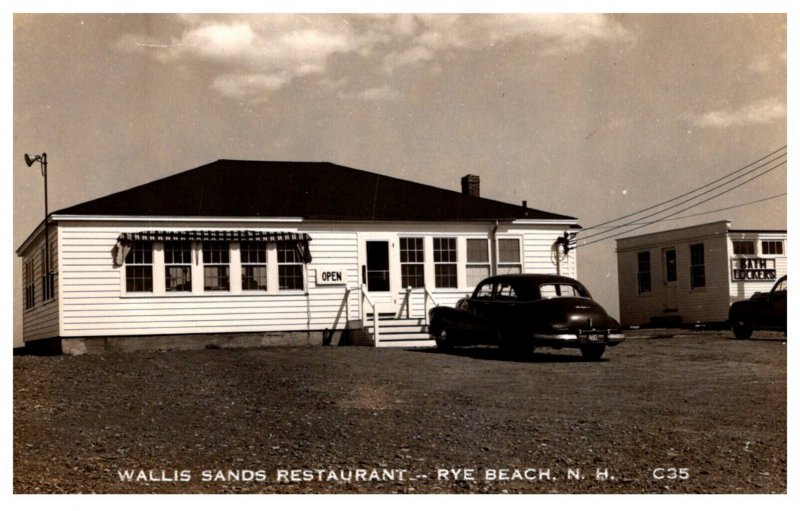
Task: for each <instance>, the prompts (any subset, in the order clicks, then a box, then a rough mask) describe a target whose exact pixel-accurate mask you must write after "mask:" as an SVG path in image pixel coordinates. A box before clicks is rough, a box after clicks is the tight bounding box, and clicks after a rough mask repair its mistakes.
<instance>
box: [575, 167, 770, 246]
mask: <svg viewBox="0 0 800 511" xmlns="http://www.w3.org/2000/svg"><path fill="white" fill-rule="evenodd" d="M772 154H774V153H772ZM785 156H786V154H782V155H780V156H777V157H775V158H773V159H771V160H769V161H767V162H765V163H762V164H761V165H759V166H757V167H754V168H752V169H750V170H748V171H747V172H745V173H744V174H741V175H739V176H736V177H734V178H733V179H728V181H726V182H724V183H722V184H720V185H717V186H715V187H713V188H710V189H708V190H706V191H704V192H701V193H699V194H697V195H695V196H694V197H689V198H688V199H686V200H684V201H681V202H678V203H676V204H673V205H672V206H668V207H666V208H663V209H660V210H658V211H656V212H654V213H650V214H649V215H645V216H643V217H640V218H638V219H637V220H636V222H638V221H641V220H644V219H646V218H651V217H653V216H655V215H658V214H660V213H664V212H666V211H669V210H670V209H674V208H676V207H678V206H682V205H683V204H686V203H688V202H691V201H693V200H695V199H697V198H700V197H702V196H704V195H707V194H709V193H711V192H713V191H715V190H719V189H720V188H722V187H724V186H727V185H729V184H731V183H733V182H734V181H736V180H738V179H741V178H743V177H745V176H748V175H750V174H752V173H753V172H756V171H757V170H759V169H761V168H763V167H765V166H767V165H769V164H770V163H773V162H775V161H776V160H779V159H781V158H783V157H785ZM762 160H763V158H762ZM759 161H760V160H759ZM784 163H785V162H784ZM745 168H746V167H745ZM741 170H742V169H739V171H741ZM770 170H774V168H773V169H770ZM739 171H737V172H739ZM764 174H765V173H764ZM761 175H763V174H759V176H761ZM728 177H730V174H729V176H728ZM723 179H724V178H723ZM719 181H720V179H718V180H716V181H715V182H719ZM749 182H750V180H748V181H744V183H749ZM708 186H709V185H705V186H702V187H700V188H697V189H695V190H692V191H691V192H688V193H685V194H683V195H681V196H679V197H676V198H673V199H671V200H669V201H666V202H663V203H661V204H660V205H663V204H666V203H669V202H673V201H675V200H677V199H678V198H681V197H686V196H687V195H692V194H695V193H696V192H698V191H699V190H701V189H703V188H705V187H708ZM732 189H735V188H732ZM658 206H659V205H656V206H650V207H649V208H647V209H645V210H642V211H640V213H641V212H644V211H647V210H650V209H654V208H656V207H658ZM636 214H637V213H632V214H630V215H626V217H620V218H627V217H630V216H633V215H636ZM607 223H609V222H607ZM628 225H634V222H629V223H627V224H624V225H622V226H620V227H612V228H608V229H605V230H603V231H601V232H598V233H595V234H590V235H588V236H586V237H584V239H590V238H594V237H597V236H602V235H603V234H606V233H609V232H611V231H615V230H617V229H619V228H622V227H627V226H628ZM648 225H649V224H648Z"/></svg>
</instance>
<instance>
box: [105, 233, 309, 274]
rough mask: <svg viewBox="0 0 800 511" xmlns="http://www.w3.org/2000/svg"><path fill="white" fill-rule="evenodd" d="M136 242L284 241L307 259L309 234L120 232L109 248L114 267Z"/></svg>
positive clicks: (307, 261) (303, 259)
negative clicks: (114, 242) (115, 241)
mask: <svg viewBox="0 0 800 511" xmlns="http://www.w3.org/2000/svg"><path fill="white" fill-rule="evenodd" d="M137 241H268V242H276V241H287V242H290V243H292V244H293V246H294V250H295V252H296V253H297V255H298V257H299V258H300V260H301V261H303V262H305V263H306V264H307V263H310V262H311V251H310V250H309V248H308V242H309V241H311V236H309V235H308V234H306V233H304V232H276V231H141V232H123V233H121V234H120V235H119V236H118V237H117V243H116V245H115V246H114V248H113V249H112V251H111V256H112V258H113V260H114V266H115V267H119V266H122V265H123V264H124V263H125V258H126V257H127V255H128V253H129V252H130V250H131V247H132V246H133V244H134V243H135V242H137Z"/></svg>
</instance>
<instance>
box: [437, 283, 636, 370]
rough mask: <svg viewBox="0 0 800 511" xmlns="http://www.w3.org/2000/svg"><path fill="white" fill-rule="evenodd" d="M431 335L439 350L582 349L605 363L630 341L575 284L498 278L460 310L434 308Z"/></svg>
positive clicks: (482, 286) (482, 285)
mask: <svg viewBox="0 0 800 511" xmlns="http://www.w3.org/2000/svg"><path fill="white" fill-rule="evenodd" d="M428 330H429V332H430V334H431V335H432V336H433V337H434V338H435V339H436V345H437V346H438V347H439V349H442V350H448V349H450V348H452V347H454V346H458V345H470V344H494V345H498V346H500V347H501V348H503V349H506V350H509V351H514V352H530V351H533V349H534V348H535V347H537V346H547V347H551V348H578V349H580V350H581V353H582V354H583V357H584V358H586V359H589V360H599V359H600V358H601V357H602V356H603V353H604V351H605V349H606V346H614V345H616V344H619V343H620V342H622V341H623V340H624V339H625V336H624V334H623V333H622V331H621V328H620V325H619V323H618V322H617V321H616V320H614V319H613V318H612V317H611V316H609V315H608V314H607V313H606V311H605V310H604V309H603V308H602V307H601V306H600V305H599V304H598V303H597V302H595V301H594V300H592V297H591V295H590V294H589V291H587V290H586V288H585V287H584V286H583V284H581V283H580V282H578V281H577V280H575V279H571V278H568V277H561V276H556V275H537V274H521V275H519V274H518V275H498V276H495V277H489V278H487V279H485V280H483V281H481V282H480V283H479V284H478V286H477V287H476V288H475V291H474V292H473V293H472V296H471V297H469V298H466V299H464V300H461V301H460V302H459V303H458V305H457V306H456V307H434V308H433V309H431V311H430V321H429V326H428Z"/></svg>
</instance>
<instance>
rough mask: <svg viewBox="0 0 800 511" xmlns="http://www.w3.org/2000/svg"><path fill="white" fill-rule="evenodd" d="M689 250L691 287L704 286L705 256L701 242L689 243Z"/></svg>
mask: <svg viewBox="0 0 800 511" xmlns="http://www.w3.org/2000/svg"><path fill="white" fill-rule="evenodd" d="M689 250H690V252H691V268H690V278H691V283H692V289H697V288H701V287H706V257H705V247H704V245H703V244H702V243H698V244H696V245H689Z"/></svg>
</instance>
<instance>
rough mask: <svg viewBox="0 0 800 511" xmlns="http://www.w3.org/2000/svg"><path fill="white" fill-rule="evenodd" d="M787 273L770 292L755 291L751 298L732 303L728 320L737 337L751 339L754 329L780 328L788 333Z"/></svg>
mask: <svg viewBox="0 0 800 511" xmlns="http://www.w3.org/2000/svg"><path fill="white" fill-rule="evenodd" d="M786 277H787V276H786V275H784V276H783V277H781V278H780V279H778V282H776V283H775V285H774V286H772V290H771V291H770V292H769V293H755V294H754V295H753V296H751V297H750V299H749V300H742V301H740V302H734V303H733V304H731V307H730V309H729V310H728V321H729V322H730V325H731V330H732V331H733V335H734V336H735V337H736V338H737V339H749V338H750V336H751V335H753V330H780V331H782V332H784V333H786V294H787V292H788V287H787V279H786Z"/></svg>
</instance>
